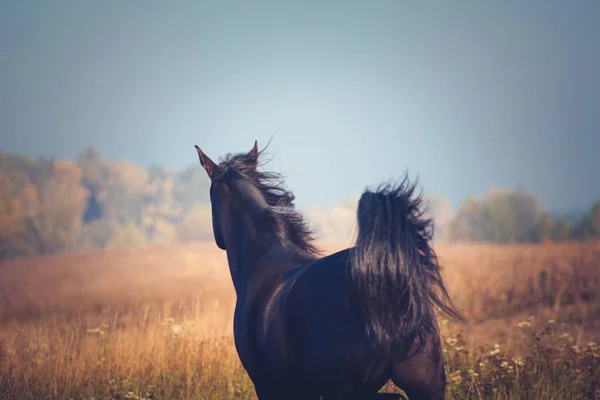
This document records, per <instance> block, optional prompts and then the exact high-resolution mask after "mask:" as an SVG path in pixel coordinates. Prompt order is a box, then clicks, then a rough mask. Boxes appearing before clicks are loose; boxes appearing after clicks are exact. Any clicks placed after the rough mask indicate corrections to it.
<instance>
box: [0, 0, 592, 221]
mask: <svg viewBox="0 0 600 400" xmlns="http://www.w3.org/2000/svg"><path fill="white" fill-rule="evenodd" d="M286 3H288V4H290V5H286V6H284V5H282V2H276V1H272V2H264V1H263V2H260V1H252V2H247V1H243V2H237V3H234V2H228V1H220V2H217V1H215V2H200V1H189V2H184V1H175V2H166V1H160V2H159V1H132V0H128V1H92V0H88V1H70V2H66V1H55V0H53V1H31V0H26V1H23V0H14V1H6V0H0V94H1V97H0V148H1V149H2V150H4V151H9V152H16V153H21V154H27V155H30V156H38V155H42V154H43V155H47V156H50V155H55V156H57V157H59V158H74V157H75V156H76V155H77V153H78V152H79V151H80V150H81V149H82V148H84V147H85V146H88V145H94V146H96V147H98V148H99V149H100V150H101V151H102V152H103V154H104V155H105V158H107V159H108V160H117V159H126V160H130V161H134V162H136V163H140V164H142V165H144V166H148V165H151V164H159V165H166V166H169V167H175V168H183V167H185V166H188V165H190V164H192V163H197V162H198V161H197V157H196V153H195V150H194V147H193V145H194V144H198V145H199V146H200V147H202V149H203V150H204V151H205V152H206V153H207V154H208V155H209V156H211V157H213V158H214V159H216V158H218V157H219V156H221V155H223V154H224V153H226V152H230V151H232V152H238V151H247V150H249V149H250V147H251V146H252V144H253V141H254V140H255V139H258V140H259V145H260V144H262V145H264V144H266V142H267V141H268V139H269V138H270V137H271V135H272V134H273V133H274V132H275V131H276V134H275V137H274V139H273V142H272V145H271V150H273V151H275V152H276V154H275V159H274V160H273V162H272V163H271V164H270V167H271V168H273V169H275V170H277V171H281V172H285V173H286V175H287V176H288V178H287V182H288V185H289V186H290V187H291V188H292V189H293V190H294V192H295V193H296V195H297V198H298V200H297V204H298V205H299V206H301V207H313V206H318V207H323V206H329V205H331V204H332V203H335V202H338V201H341V200H343V199H345V198H346V197H348V196H349V195H351V194H355V193H359V192H360V191H361V190H362V189H363V188H364V187H365V186H367V185H375V184H378V183H380V182H382V181H384V180H387V179H388V178H392V177H398V176H400V175H401V174H402V172H403V171H404V170H405V169H408V171H409V172H410V173H411V175H412V176H416V175H417V174H418V175H419V176H420V181H421V184H422V186H423V188H424V190H425V192H426V193H432V194H433V193H441V194H444V195H446V196H448V197H449V198H450V199H451V200H452V202H453V204H454V206H455V207H456V206H458V205H459V204H460V202H461V201H463V200H464V198H465V197H466V196H469V195H480V194H483V193H484V192H486V191H487V190H488V189H489V188H490V187H492V186H507V187H514V186H517V185H520V186H522V187H524V188H525V189H527V190H529V191H532V192H534V193H536V194H537V195H539V196H540V197H541V199H542V201H543V202H544V203H545V204H546V205H547V206H548V207H549V208H551V209H554V210H569V209H573V208H575V209H577V208H582V207H587V206H588V205H589V204H591V201H592V200H593V199H594V198H597V197H600V178H598V171H600V157H599V156H598V153H599V151H600V77H599V74H600V72H599V71H600V1H597V0H589V1H585V0H578V1H576V2H569V1H561V2H557V1H549V0H545V1H527V2H525V1H522V0H519V1H501V2H500V1H497V2H492V1H486V2H481V1H480V2H437V4H436V6H431V5H429V4H426V3H424V2H408V1H373V2H367V1H363V2H361V3H354V2H351V1H347V0H345V1H340V2H337V3H336V2H333V1H328V2H316V1H315V2H313V1H301V2H294V3H296V4H295V5H293V4H292V2H286Z"/></svg>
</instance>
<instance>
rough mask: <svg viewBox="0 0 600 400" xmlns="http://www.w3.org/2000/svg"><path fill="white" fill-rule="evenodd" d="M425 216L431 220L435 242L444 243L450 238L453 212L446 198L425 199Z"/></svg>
mask: <svg viewBox="0 0 600 400" xmlns="http://www.w3.org/2000/svg"><path fill="white" fill-rule="evenodd" d="M426 205H427V207H426V212H425V214H426V216H427V217H428V218H432V219H433V222H434V239H435V240H436V241H437V242H445V241H447V240H448V239H449V238H450V230H451V225H452V221H453V220H454V218H455V211H454V209H453V208H452V204H451V203H450V200H449V199H448V198H447V197H444V196H440V195H437V196H427V197H426Z"/></svg>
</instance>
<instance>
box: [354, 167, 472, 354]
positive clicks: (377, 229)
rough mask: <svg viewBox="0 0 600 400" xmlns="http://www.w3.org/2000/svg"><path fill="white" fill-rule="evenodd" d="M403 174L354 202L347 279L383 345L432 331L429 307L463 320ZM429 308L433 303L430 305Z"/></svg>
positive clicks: (430, 231)
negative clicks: (354, 234)
mask: <svg viewBox="0 0 600 400" xmlns="http://www.w3.org/2000/svg"><path fill="white" fill-rule="evenodd" d="M415 187H416V184H411V183H410V182H409V181H408V178H407V177H406V176H405V178H404V179H403V180H402V181H401V182H400V183H399V184H396V185H391V184H385V185H382V186H380V187H379V188H377V190H376V191H375V192H373V191H369V190H365V191H364V192H363V194H362V196H361V197H360V200H359V202H358V210H357V222H358V237H357V239H356V246H355V247H354V248H353V249H352V253H351V254H352V262H351V267H350V277H351V280H352V285H353V288H354V290H355V293H356V295H355V297H356V298H357V301H358V306H359V308H360V309H361V313H362V315H363V317H364V319H365V324H366V328H367V330H368V332H369V333H370V335H371V336H372V337H373V338H374V340H375V342H376V343H377V344H378V345H380V346H384V348H389V347H390V346H394V347H395V346H398V345H400V346H402V345H403V344H404V343H406V342H408V341H412V338H414V339H415V340H416V339H419V341H420V346H419V349H418V350H417V352H420V351H421V350H422V348H423V346H424V345H425V334H426V333H427V331H430V332H431V331H433V329H434V324H435V322H434V316H433V313H432V312H433V307H437V308H439V309H440V310H441V311H442V312H443V313H444V314H446V315H448V316H449V317H451V318H454V319H458V320H460V321H462V322H465V320H464V318H463V317H462V316H461V315H460V314H459V312H458V311H457V310H456V309H455V307H454V305H453V304H452V301H451V300H450V297H449V295H448V292H447V291H446V288H445V286H444V282H443V280H442V276H441V273H440V272H441V268H440V266H439V264H438V260H437V255H436V253H435V251H434V249H433V248H432V247H431V246H430V241H431V239H432V237H433V221H432V220H431V219H428V218H425V217H424V215H423V211H422V210H421V205H422V203H423V198H422V195H420V194H419V195H418V196H415V197H413V194H414V192H415ZM432 306H433V307H432Z"/></svg>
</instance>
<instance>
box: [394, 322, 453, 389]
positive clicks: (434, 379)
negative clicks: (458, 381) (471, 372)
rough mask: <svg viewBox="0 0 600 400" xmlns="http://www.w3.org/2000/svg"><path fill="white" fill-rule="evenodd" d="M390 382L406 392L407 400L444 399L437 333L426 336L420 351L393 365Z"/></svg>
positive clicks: (444, 384) (443, 376) (442, 364)
mask: <svg viewBox="0 0 600 400" xmlns="http://www.w3.org/2000/svg"><path fill="white" fill-rule="evenodd" d="M411 351H412V350H411ZM392 382H394V384H395V385H396V386H398V387H399V388H400V389H402V390H403V391H404V392H405V393H406V395H407V396H408V399H409V400H417V399H419V400H443V399H444V396H445V392H446V371H445V370H444V358H443V356H442V348H441V346H440V338H439V336H438V335H437V334H436V335H428V336H427V343H426V344H425V347H424V348H423V351H422V352H420V353H419V354H416V355H414V356H412V357H409V358H405V359H403V360H401V361H399V362H397V363H396V364H395V365H394V367H393V375H392Z"/></svg>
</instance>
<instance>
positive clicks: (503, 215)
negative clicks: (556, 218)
mask: <svg viewBox="0 0 600 400" xmlns="http://www.w3.org/2000/svg"><path fill="white" fill-rule="evenodd" d="M544 215H545V211H544V208H543V206H542V205H541V203H540V202H539V201H538V199H537V198H536V197H535V196H533V195H530V194H527V193H525V192H523V191H522V190H514V191H508V190H500V189H494V190H491V191H490V192H488V194H487V195H486V196H485V197H484V198H482V199H468V200H467V201H465V203H464V204H463V205H462V207H461V208H460V209H459V211H458V214H457V216H456V218H455V220H454V222H453V223H452V227H451V237H452V239H453V240H455V241H476V242H494V243H531V242H536V241H538V240H540V239H541V234H540V232H539V229H540V228H541V227H542V226H543V225H544V224H548V221H544V218H545V217H544ZM545 229H548V227H547V226H546V227H545Z"/></svg>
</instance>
